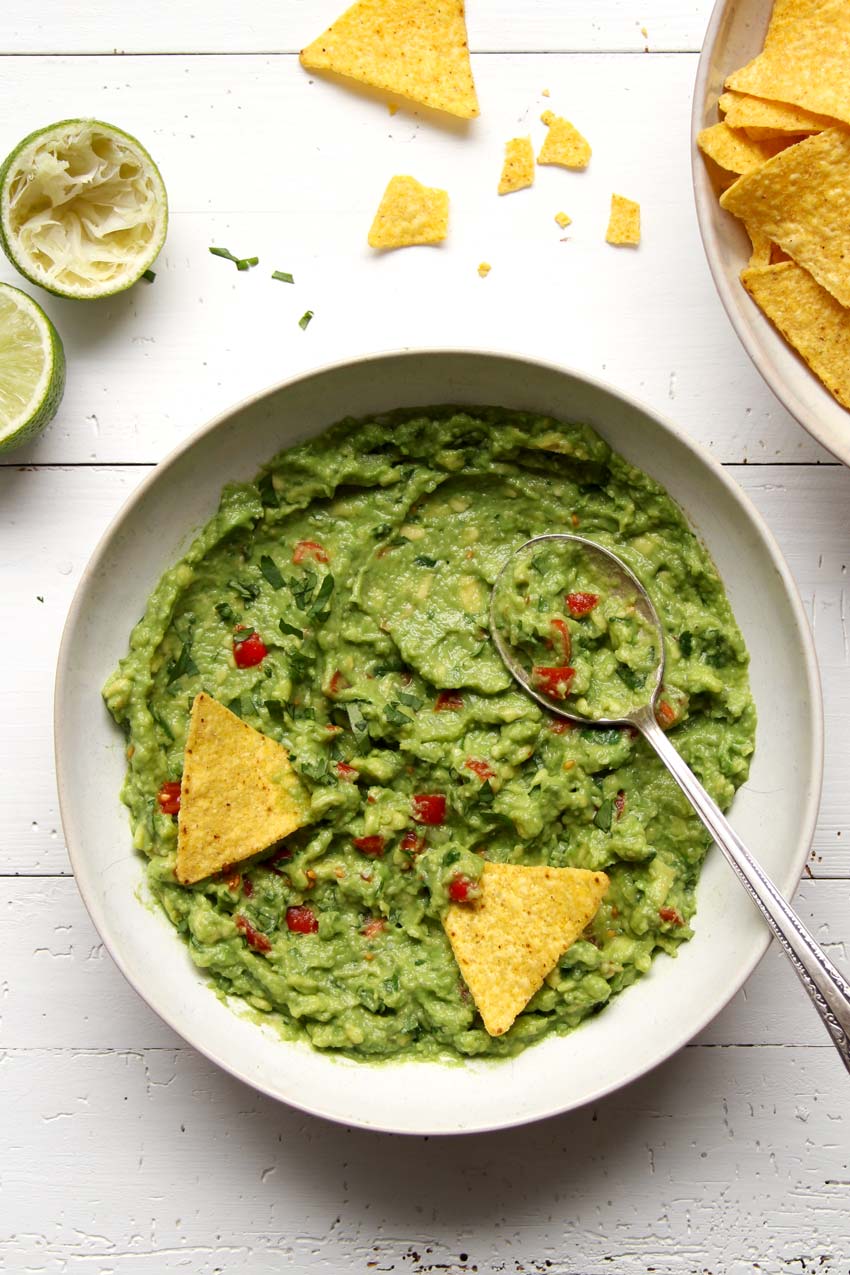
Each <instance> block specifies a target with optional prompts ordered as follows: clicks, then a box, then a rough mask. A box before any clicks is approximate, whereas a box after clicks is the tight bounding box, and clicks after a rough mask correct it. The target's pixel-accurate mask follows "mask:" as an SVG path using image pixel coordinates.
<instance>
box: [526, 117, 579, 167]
mask: <svg viewBox="0 0 850 1275" xmlns="http://www.w3.org/2000/svg"><path fill="white" fill-rule="evenodd" d="M540 118H541V120H542V121H543V123H544V124H545V125H546V126H547V127H548V129H549V132H548V133H547V134H546V140H545V142H544V143H543V145H542V146H541V148H540V154H539V155H538V156H537V162H538V164H559V165H560V167H561V168H587V166H588V164H589V163H590V156H591V154H592V152H591V149H590V142H588V140H587V138H585V137H582V135H581V133H580V132H579V131H578V129H577V128H576V127H575V125H574V124H571V123H570V121H569V120H565V119H564V118H563V116H561V115H555V113H554V112H553V111H544V112H543V114H542V115H541V116H540Z"/></svg>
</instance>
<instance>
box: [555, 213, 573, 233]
mask: <svg viewBox="0 0 850 1275" xmlns="http://www.w3.org/2000/svg"><path fill="white" fill-rule="evenodd" d="M555 220H556V221H557V223H558V225H559V226H560V227H561V229H562V230H566V228H567V226H570V225H572V220H573V219H572V217H568V216H567V214H566V213H565V212H558V213H555Z"/></svg>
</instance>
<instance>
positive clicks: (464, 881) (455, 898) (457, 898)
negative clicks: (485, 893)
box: [449, 872, 477, 903]
mask: <svg viewBox="0 0 850 1275" xmlns="http://www.w3.org/2000/svg"><path fill="white" fill-rule="evenodd" d="M476 894H477V890H476V887H475V882H474V881H470V879H469V877H467V876H465V875H464V874H463V873H462V872H459V873H458V874H457V876H454V877H452V879H451V881H450V882H449V898H450V899H451V901H452V903H468V902H469V900H470V898H474V897H475V895H476Z"/></svg>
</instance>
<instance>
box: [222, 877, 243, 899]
mask: <svg viewBox="0 0 850 1275" xmlns="http://www.w3.org/2000/svg"><path fill="white" fill-rule="evenodd" d="M224 884H225V885H226V886H227V888H228V890H232V891H233V893H234V894H235V893H236V891H237V890H238V889H239V887H240V885H241V884H242V874H241V873H240V872H231V874H230V876H229V877H225V878H224Z"/></svg>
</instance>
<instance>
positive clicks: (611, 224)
mask: <svg viewBox="0 0 850 1275" xmlns="http://www.w3.org/2000/svg"><path fill="white" fill-rule="evenodd" d="M605 240H606V243H612V244H618V245H625V246H630V247H636V246H637V245H638V244H639V243H640V204H636V203H635V201H634V200H633V199H626V197H625V195H612V196H611V216H610V217H609V219H608V229H607V231H606V232H605Z"/></svg>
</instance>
